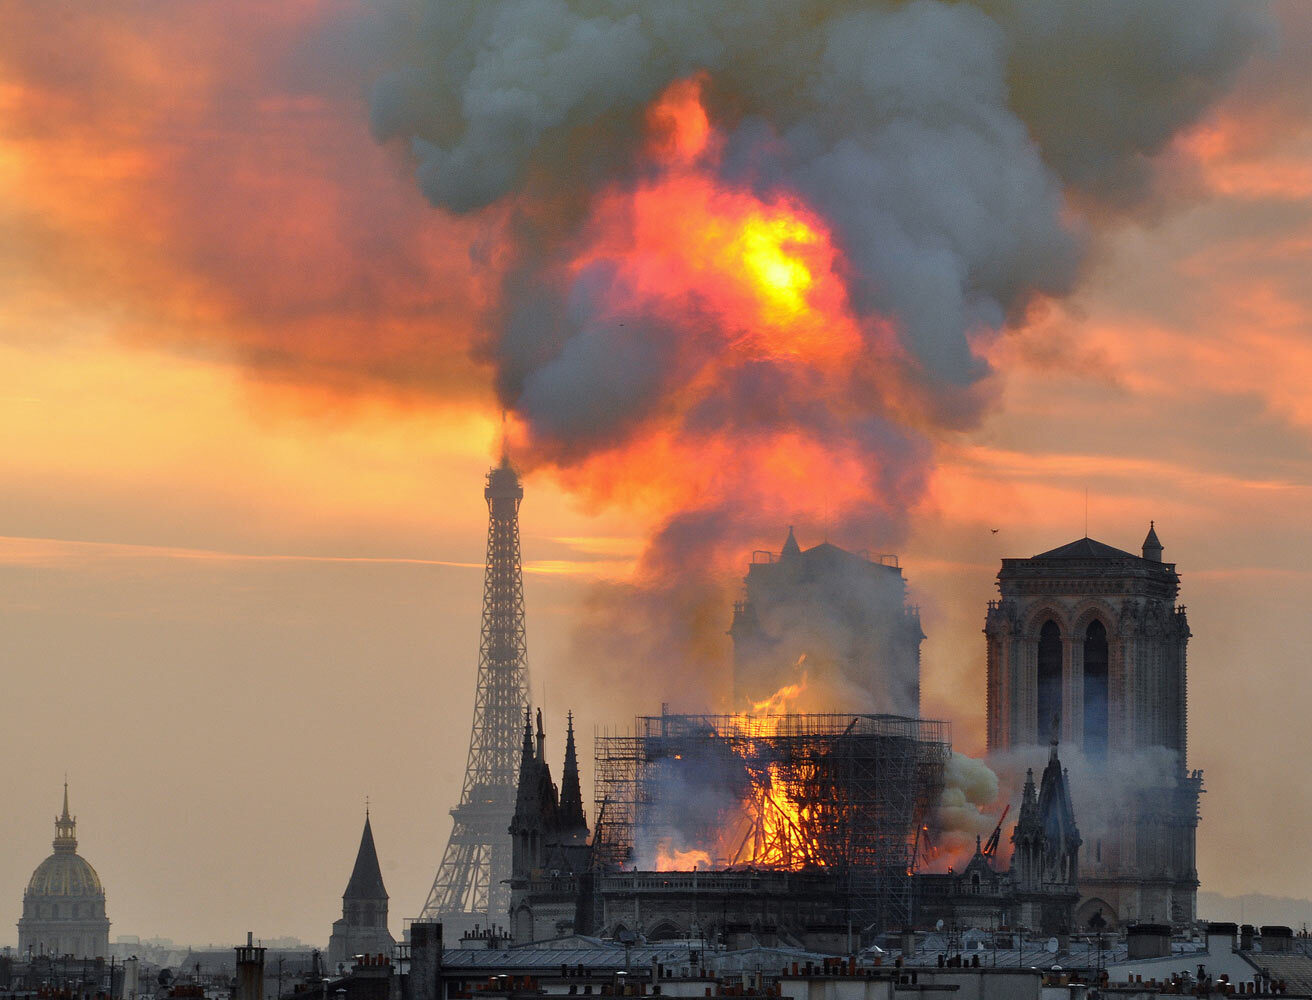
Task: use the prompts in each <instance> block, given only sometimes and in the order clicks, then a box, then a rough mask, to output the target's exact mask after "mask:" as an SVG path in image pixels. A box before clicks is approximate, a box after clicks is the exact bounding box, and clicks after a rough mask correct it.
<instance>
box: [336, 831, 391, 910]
mask: <svg viewBox="0 0 1312 1000" xmlns="http://www.w3.org/2000/svg"><path fill="white" fill-rule="evenodd" d="M342 898H343V899H373V900H377V899H386V898H387V888H386V887H385V886H384V885H383V872H382V869H381V868H379V867H378V852H377V851H376V850H375V849H374V831H373V829H372V828H371V827H370V826H369V813H368V812H367V811H366V812H365V814H364V833H363V834H362V835H361V837H360V850H359V852H358V853H357V854H356V856H355V867H354V868H353V869H351V881H349V882H347V883H346V891H345V892H344V893H342Z"/></svg>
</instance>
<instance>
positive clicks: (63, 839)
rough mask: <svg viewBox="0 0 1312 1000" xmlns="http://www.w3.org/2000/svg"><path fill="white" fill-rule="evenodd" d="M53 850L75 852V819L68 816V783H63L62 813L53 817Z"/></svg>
mask: <svg viewBox="0 0 1312 1000" xmlns="http://www.w3.org/2000/svg"><path fill="white" fill-rule="evenodd" d="M54 846H55V850H56V851H57V852H59V853H67V854H72V853H74V852H75V851H76V850H77V817H76V816H70V815H69V814H68V781H67V780H66V781H65V782H64V812H63V813H62V814H61V815H59V816H56V817H55V841H54Z"/></svg>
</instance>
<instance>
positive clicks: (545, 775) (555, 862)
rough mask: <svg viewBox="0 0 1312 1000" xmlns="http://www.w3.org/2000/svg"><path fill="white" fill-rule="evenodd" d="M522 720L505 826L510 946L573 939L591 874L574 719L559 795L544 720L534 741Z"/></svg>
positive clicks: (528, 718) (526, 717)
mask: <svg viewBox="0 0 1312 1000" xmlns="http://www.w3.org/2000/svg"><path fill="white" fill-rule="evenodd" d="M531 719H532V717H531V715H530V714H529V712H527V711H525V713H524V740H523V744H522V747H521V750H520V760H519V782H518V785H517V787H516V792H515V814H514V816H513V818H512V819H511V821H510V841H511V849H510V857H511V862H510V872H511V874H510V929H511V935H512V936H513V938H514V940H515V943H516V944H524V943H526V942H529V941H541V940H544V939H546V938H553V937H560V936H562V935H565V934H572V933H574V931H575V930H577V929H578V927H579V924H580V917H581V914H580V913H579V906H580V900H581V897H582V895H585V894H584V893H581V892H580V889H581V879H582V878H583V877H584V875H585V873H586V872H587V871H588V868H589V860H590V850H591V849H590V848H589V846H588V821H587V818H586V816H585V815H584V812H583V795H582V792H581V787H580V784H579V763H578V751H577V748H576V747H575V745H574V715H573V713H570V716H569V725H568V729H567V732H566V737H565V769H564V771H563V772H562V773H561V783H560V788H559V789H557V787H556V784H555V782H554V781H552V780H551V767H550V765H548V764H547V755H546V742H547V738H546V734H545V733H544V732H543V731H542V712H541V711H539V712H538V714H537V738H536V740H535V739H534V733H533V726H532V721H531Z"/></svg>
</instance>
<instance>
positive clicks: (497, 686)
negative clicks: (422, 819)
mask: <svg viewBox="0 0 1312 1000" xmlns="http://www.w3.org/2000/svg"><path fill="white" fill-rule="evenodd" d="M483 496H484V497H486V498H487V507H488V528H487V565H486V568H485V569H484V572H483V625H482V630H481V634H480V640H479V649H478V688H477V691H476V692H475V695H474V724H473V728H472V730H471V732H470V736H469V759H468V763H467V764H466V766H465V781H464V787H463V788H462V790H461V793H460V804H459V805H458V806H456V807H455V808H454V809H452V810H451V818H452V819H453V820H454V821H455V822H454V825H453V827H452V829H451V839H450V840H449V841H447V845H446V851H445V852H444V853H443V855H442V864H441V867H439V868H438V870H437V877H436V878H434V879H433V888H432V889H430V890H429V893H428V901H427V902H425V903H424V909H423V914H422V919H425V920H441V921H442V923H443V925H444V926H445V928H446V935H447V936H448V939H454V938H455V936H456V935H457V934H458V933H460V932H461V931H463V930H468V929H470V928H471V927H472V926H473V925H474V924H475V923H479V924H482V925H483V926H484V927H487V926H490V925H491V924H493V923H504V921H505V920H506V918H507V914H508V911H509V909H510V888H509V885H508V881H509V879H510V820H511V817H512V816H513V815H514V812H515V788H516V784H517V782H518V780H519V755H520V745H519V744H520V727H521V726H522V724H523V719H524V712H525V710H526V709H527V707H528V694H529V691H528V655H527V648H526V646H525V642H524V575H523V570H522V567H521V565H520V552H519V504H520V501H521V500H523V498H524V487H523V486H522V485H521V484H520V481H519V476H518V475H517V474H516V473H515V470H514V469H513V468H512V467H511V465H510V460H509V458H508V457H507V456H506V455H505V454H503V455H502V457H501V464H500V465H498V466H497V467H496V468H495V469H492V470H491V471H489V472H488V474H487V487H486V489H484V491H483Z"/></svg>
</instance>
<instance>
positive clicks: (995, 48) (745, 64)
mask: <svg viewBox="0 0 1312 1000" xmlns="http://www.w3.org/2000/svg"><path fill="white" fill-rule="evenodd" d="M1263 18H1264V10H1263V9H1262V8H1261V7H1260V6H1259V5H1256V4H1235V3H1232V2H1206V0H1149V2H1144V0H1112V2H1103V3H1098V4H1088V3H1085V2H1080V0H1051V2H1044V3H1034V2H1021V0H980V2H977V3H964V2H962V3H945V2H937V0H913V2H911V3H906V4H900V3H884V4H875V5H872V4H869V3H866V2H861V3H857V2H814V0H813V2H810V3H805V2H803V3H797V2H784V0H739V2H730V3H718V4H688V3H685V2H674V0H664V2H662V0H612V2H592V3H566V2H563V0H502V2H489V0H463V2H447V3H431V4H428V3H425V4H420V5H419V6H418V7H417V9H416V11H415V13H414V15H413V30H414V33H415V36H414V40H413V44H412V45H411V48H410V52H409V60H408V63H407V64H406V65H405V66H404V67H403V68H401V69H398V70H397V71H396V72H394V73H393V74H391V75H389V76H388V77H386V78H384V79H383V80H381V81H379V83H378V85H377V87H376V90H375V94H374V98H373V123H374V128H375V131H376V133H377V134H378V135H379V136H380V137H382V138H394V137H401V138H404V139H407V140H408V141H409V142H410V145H411V149H412V151H413V154H414V156H415V158H416V161H417V175H418V178H419V180H420V183H421V185H422V186H423V189H424V191H425V193H426V194H427V195H428V196H429V198H430V199H431V200H432V201H433V203H434V204H436V205H438V206H440V207H442V208H445V209H447V210H449V211H452V212H461V213H463V212H470V211H475V210H478V209H481V208H484V207H486V206H488V205H491V204H493V203H495V202H497V201H498V200H501V199H505V198H507V197H509V196H523V195H525V194H527V195H528V196H529V197H560V196H565V195H568V196H569V197H571V198H577V197H578V196H579V194H580V190H579V189H580V188H582V189H583V191H582V195H583V197H584V199H585V200H586V191H587V189H590V188H591V189H595V188H596V187H598V186H599V185H601V184H602V183H604V182H605V181H608V180H613V179H615V178H617V177H622V176H624V175H625V174H626V173H628V172H629V171H631V170H633V169H634V158H635V153H636V149H637V146H638V143H639V141H640V137H641V120H642V111H643V109H644V108H645V107H646V106H647V105H648V104H649V103H650V102H651V101H652V100H653V99H654V98H655V97H656V96H657V95H658V94H659V93H660V92H661V90H662V89H663V88H664V87H666V86H667V85H668V84H669V83H670V82H671V81H673V80H675V79H678V78H680V77H683V76H687V75H689V74H691V73H693V72H695V71H698V70H703V69H704V70H706V71H708V73H709V74H710V79H711V92H712V99H713V100H716V101H718V102H719V103H720V104H721V105H726V106H728V105H731V106H732V107H733V109H734V114H733V116H732V118H730V116H727V115H726V116H725V117H726V119H729V120H728V121H727V124H730V125H731V126H732V134H731V136H730V155H729V156H728V157H727V160H726V167H725V169H726V170H731V169H734V168H738V169H741V170H742V171H743V173H744V174H745V175H747V179H749V180H750V181H751V182H753V183H756V184H758V185H760V186H763V187H764V188H767V189H769V188H773V187H776V186H779V185H786V186H787V187H788V188H790V189H791V190H796V191H800V192H801V193H803V194H804V195H805V196H806V197H807V198H808V200H809V201H810V202H811V203H812V204H813V205H814V206H816V207H817V208H819V209H820V210H821V211H822V212H823V213H824V215H825V216H826V218H827V219H828V220H829V221H830V223H831V224H832V225H834V226H835V227H836V228H837V230H838V231H839V233H840V234H841V237H842V240H843V243H844V246H845V249H846V250H847V253H848V255H849V258H850V260H851V262H852V263H853V264H854V265H855V268H854V272H853V274H852V276H851V286H852V287H851V291H852V295H853V298H854V301H855V302H856V304H857V307H858V309H860V310H861V311H862V312H864V313H872V312H889V313H891V314H892V315H893V316H895V317H896V318H897V319H898V320H899V321H900V323H901V324H902V325H903V328H904V331H905V339H906V343H907V345H908V346H909V347H910V348H911V350H912V352H913V355H914V357H915V359H916V360H917V362H918V363H919V366H920V368H921V370H922V373H923V376H924V378H925V379H926V381H927V382H928V383H929V384H930V385H945V386H952V385H961V384H967V383H969V382H971V381H973V380H974V379H976V378H978V377H979V376H980V375H981V374H983V370H982V367H981V364H980V362H979V361H978V360H977V359H975V358H974V357H973V356H972V353H971V351H970V349H969V346H968V344H967V339H966V337H967V334H970V333H975V332H979V331H987V330H996V329H999V328H1000V327H1002V326H1004V325H1005V323H1006V322H1007V319H1008V317H1010V316H1013V315H1015V314H1016V313H1017V311H1018V310H1020V309H1023V307H1024V306H1025V304H1026V303H1027V302H1028V301H1030V300H1031V299H1032V298H1033V297H1034V296H1035V295H1039V294H1043V295H1060V294H1064V293H1065V292H1067V291H1069V290H1070V289H1071V287H1072V284H1073V282H1074V281H1075V279H1076V276H1077V274H1078V265H1079V261H1080V258H1081V252H1082V246H1083V243H1084V234H1083V232H1082V225H1081V224H1080V223H1079V222H1075V223H1072V221H1071V217H1070V216H1067V217H1063V215H1062V209H1063V204H1064V200H1063V191H1064V189H1067V188H1072V189H1077V190H1078V191H1079V192H1080V193H1081V194H1082V195H1084V196H1086V197H1088V198H1093V199H1099V198H1102V199H1106V200H1109V201H1111V202H1115V203H1117V204H1125V203H1127V202H1129V201H1133V200H1134V198H1135V197H1139V196H1142V195H1144V194H1145V193H1146V188H1147V181H1146V178H1147V177H1148V175H1149V173H1150V171H1151V166H1152V164H1151V157H1152V155H1153V154H1155V153H1157V152H1159V151H1160V150H1161V149H1162V147H1163V146H1164V144H1165V143H1166V142H1167V141H1168V140H1169V138H1170V137H1171V136H1172V135H1173V134H1175V132H1176V131H1177V130H1178V129H1179V128H1180V127H1181V126H1183V125H1184V124H1186V123H1188V122H1189V121H1191V120H1193V119H1194V118H1195V117H1197V115H1198V114H1199V113H1200V112H1201V111H1202V110H1203V109H1204V108H1205V107H1206V106H1207V104H1208V102H1209V101H1210V100H1212V99H1213V98H1214V97H1215V96H1216V95H1217V94H1218V93H1220V92H1221V91H1222V90H1223V89H1224V88H1225V86H1226V85H1227V83H1228V82H1229V80H1230V78H1231V76H1232V75H1233V73H1234V71H1235V70H1236V68H1237V67H1238V66H1239V65H1240V63H1241V61H1242V59H1243V57H1244V55H1245V54H1246V53H1247V51H1248V50H1249V49H1250V47H1251V46H1252V44H1253V42H1254V40H1255V38H1256V37H1257V36H1258V34H1259V32H1260V29H1261V26H1262V24H1263ZM735 119H736V120H735ZM774 136H777V137H779V139H781V140H782V142H778V141H768V142H767V141H763V140H766V139H770V138H772V137H774ZM556 222H557V223H560V222H564V223H565V225H566V228H567V225H568V219H567V218H565V219H557V220H556ZM568 235H569V233H568V232H567V231H566V232H539V233H535V234H534V242H537V241H538V240H545V241H546V243H547V244H548V246H543V245H541V244H539V245H538V246H536V247H534V248H533V250H532V255H534V256H538V255H542V254H543V252H544V251H547V250H550V249H551V246H550V244H554V243H555V242H556V241H557V240H560V239H563V238H565V237H567V236H568ZM523 290H524V289H521V291H523ZM512 294H513V292H512ZM560 294H565V295H568V292H567V291H562V292H560ZM507 305H509V306H510V309H509V311H508V312H507V313H506V314H505V315H506V316H507V317H513V316H515V315H516V314H515V311H514V308H513V303H507ZM550 336H551V338H552V339H553V340H555V341H556V343H555V344H554V345H553V346H554V348H555V349H554V350H553V351H552V352H551V357H549V358H545V359H538V358H535V359H533V362H530V364H529V365H528V366H527V367H528V370H527V371H523V370H520V371H518V372H517V375H516V378H515V379H514V380H513V381H512V382H511V383H510V384H505V385H503V389H504V391H505V392H506V393H507V396H508V399H507V401H508V402H510V403H512V404H517V405H520V406H522V408H523V410H524V413H525V415H526V416H528V417H529V418H530V420H533V421H539V420H541V421H545V422H547V424H548V425H555V424H556V423H557V421H556V420H555V417H554V410H555V408H557V407H562V406H563V407H566V408H576V407H577V403H578V400H577V397H576V395H575V393H574V392H573V389H574V388H575V387H576V386H577V384H578V383H577V381H576V380H574V379H571V378H566V377H563V376H562V374H561V373H560V372H559V371H556V372H554V373H553V375H552V377H551V378H549V379H545V380H542V381H541V382H539V384H537V385H535V386H534V391H533V392H532V393H531V394H530V395H529V396H528V397H527V398H523V399H521V398H520V397H521V395H522V394H523V391H524V385H525V382H527V381H528V380H529V379H530V378H531V376H532V373H533V372H536V371H538V370H539V369H540V368H541V367H543V365H554V366H555V367H556V368H557V369H559V367H560V366H561V364H562V360H561V359H562V358H563V357H564V356H565V355H567V354H572V355H573V359H574V360H575V361H578V362H581V368H582V372H583V374H582V375H581V378H584V379H586V380H587V384H590V385H592V386H601V385H602V384H603V383H604V381H605V373H604V372H599V371H598V370H597V369H596V366H595V365H590V364H589V363H588V361H587V357H586V356H587V355H589V354H591V353H595V352H596V351H597V350H599V348H598V347H597V345H596V341H597V333H596V331H595V329H594V328H593V326H592V324H590V323H589V320H588V318H587V317H586V316H578V315H575V316H573V317H571V318H570V319H569V329H567V330H565V331H555V332H553V333H552V334H551V335H550ZM574 337H581V338H583V345H582V346H581V347H579V348H575V349H573V350H571V347H572V340H573V338H574ZM515 339H516V341H518V342H516V343H513V344H504V345H502V346H505V347H508V348H510V349H512V350H513V354H512V356H510V357H508V358H506V361H507V363H508V364H509V365H510V366H511V367H519V366H518V364H517V362H518V361H519V360H520V357H521V353H522V352H523V351H525V350H526V349H528V350H529V351H530V353H532V348H531V345H525V344H523V343H522V339H521V338H515ZM568 361H569V359H568V358H565V361H564V362H563V363H568ZM534 362H540V363H534ZM612 404H613V400H610V399H604V400H602V401H601V402H600V404H599V405H600V406H601V408H602V409H603V410H604V411H609V409H610V408H611V406H612ZM576 423H577V421H576V419H570V420H567V421H565V422H564V427H561V428H557V429H558V430H561V431H563V432H565V433H568V428H570V427H572V426H575V425H576Z"/></svg>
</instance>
